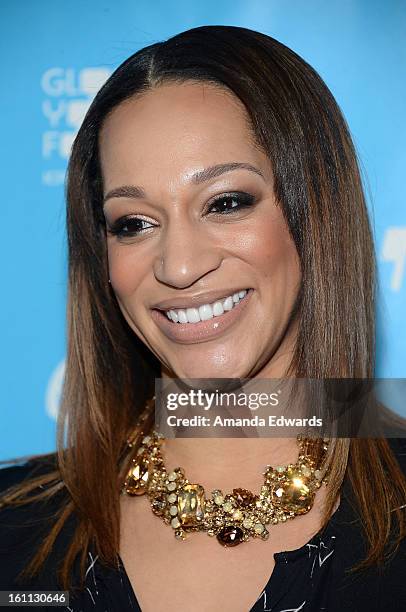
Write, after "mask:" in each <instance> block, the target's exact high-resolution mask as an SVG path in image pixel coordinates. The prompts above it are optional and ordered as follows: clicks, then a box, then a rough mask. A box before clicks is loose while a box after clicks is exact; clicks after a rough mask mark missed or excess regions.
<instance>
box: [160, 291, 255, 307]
mask: <svg viewBox="0 0 406 612" xmlns="http://www.w3.org/2000/svg"><path fill="white" fill-rule="evenodd" d="M245 290H246V288H245V287H237V288H231V289H220V290H217V291H206V292H205V293H199V294H197V295H183V296H182V297H177V298H171V299H169V300H162V302H157V303H156V304H154V305H153V306H151V308H157V309H158V310H171V309H174V308H182V309H183V308H199V306H203V305H204V304H211V303H212V302H216V301H218V300H223V299H224V298H226V297H228V296H230V295H233V294H234V293H239V292H240V291H245Z"/></svg>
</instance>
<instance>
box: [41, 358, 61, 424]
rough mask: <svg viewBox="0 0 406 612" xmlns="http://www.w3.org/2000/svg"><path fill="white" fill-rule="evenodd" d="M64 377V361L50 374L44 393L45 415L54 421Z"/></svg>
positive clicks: (56, 415)
mask: <svg viewBox="0 0 406 612" xmlns="http://www.w3.org/2000/svg"><path fill="white" fill-rule="evenodd" d="M64 376H65V360H63V361H61V362H60V363H58V365H57V366H56V368H55V369H54V371H53V372H52V374H51V376H50V378H49V381H48V385H47V388H46V391H45V407H46V412H47V415H48V416H49V417H50V418H51V419H54V420H55V421H56V419H57V417H58V412H59V405H60V401H61V392H62V385H63V380H64Z"/></svg>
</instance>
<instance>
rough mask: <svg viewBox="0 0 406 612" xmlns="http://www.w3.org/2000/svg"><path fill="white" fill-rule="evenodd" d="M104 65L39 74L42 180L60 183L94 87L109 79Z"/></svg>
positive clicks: (55, 68) (53, 69)
mask: <svg viewBox="0 0 406 612" xmlns="http://www.w3.org/2000/svg"><path fill="white" fill-rule="evenodd" d="M110 74H111V70H110V69H108V68H107V67H95V68H90V67H88V68H82V69H80V70H78V69H76V68H61V67H53V68H49V69H48V70H46V71H45V72H44V73H43V75H42V77H41V89H42V92H43V94H44V96H45V97H44V99H43V101H42V114H43V117H44V118H45V121H46V128H45V129H44V130H43V132H42V147H41V148H42V162H43V164H42V184H43V185H46V186H49V187H51V186H55V185H62V184H63V182H64V179H65V170H66V161H67V159H68V157H69V154H70V150H71V147H72V142H73V139H74V138H75V135H76V132H77V131H78V129H79V127H80V125H81V123H82V121H83V118H84V116H85V114H86V112H87V109H88V108H89V106H90V103H91V101H92V99H93V98H94V96H95V95H96V93H97V91H98V90H99V89H100V87H101V86H102V85H103V83H104V82H105V81H106V80H107V79H108V77H109V76H110Z"/></svg>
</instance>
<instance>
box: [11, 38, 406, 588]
mask: <svg viewBox="0 0 406 612" xmlns="http://www.w3.org/2000/svg"><path fill="white" fill-rule="evenodd" d="M185 81H203V82H209V83H212V84H215V85H217V86H219V87H224V88H226V89H227V90H229V91H231V92H232V93H233V94H234V95H235V96H237V97H238V98H239V99H240V100H241V101H242V102H243V104H244V105H245V108H246V109H247V112H248V115H249V117H250V121H251V124H250V127H251V130H252V134H253V136H254V138H255V141H256V143H257V145H258V146H259V147H261V148H262V149H263V150H264V151H265V153H266V154H267V155H268V157H269V159H270V161H271V163H272V167H273V173H274V179H275V192H276V197H277V200H278V201H279V203H280V206H281V209H282V210H283V214H284V217H285V219H286V223H287V225H288V227H289V230H290V233H291V236H292V238H293V240H294V243H295V245H296V248H297V252H298V255H299V258H300V262H301V271H302V286H301V290H300V302H299V303H298V317H299V332H298V338H297V343H296V348H295V353H294V357H293V360H292V363H291V365H290V367H289V370H288V372H287V373H286V375H290V374H292V373H293V375H294V376H296V377H302V378H337V377H338V378H340V377H346V378H357V377H358V378H372V377H373V376H374V364H375V324H374V320H375V317H374V311H375V301H376V285H377V283H376V274H375V268H376V262H375V255H374V248H373V241H372V236H371V229H370V225H369V220H368V214H367V208H366V204H365V198H364V193H363V188H362V182H361V178H360V172H359V167H358V163H357V156H356V153H355V150H354V146H353V143H352V140H351V136H350V133H349V130H348V127H347V124H346V122H345V119H344V118H343V115H342V113H341V111H340V109H339V107H338V105H337V103H336V101H335V100H334V98H333V96H332V94H331V92H330V91H329V89H328V88H327V86H326V85H325V83H324V82H323V81H322V79H321V78H320V76H319V75H318V74H317V73H316V72H315V70H314V69H313V68H312V67H311V66H309V65H308V64H307V63H306V62H305V61H304V60H303V59H301V58H300V57H299V56H298V55H297V54H296V53H294V52H293V51H291V50H290V49H289V48H287V47H286V46H284V45H283V44H281V43H280V42H278V41H277V40H275V39H273V38H271V37H269V36H266V35H265V34H262V33H259V32H255V31H252V30H249V29H245V28H240V27H234V26H203V27H198V28H194V29H191V30H188V31H186V32H182V33H180V34H178V35H176V36H174V37H172V38H170V39H169V40H167V41H164V42H160V43H156V44H153V45H150V46H148V47H145V48H144V49H141V50H140V51H138V52H137V53H135V54H134V55H132V56H131V57H129V58H128V59H127V60H126V61H125V62H124V63H123V64H122V65H121V66H120V67H119V68H118V69H117V70H116V71H115V72H114V73H113V75H112V76H111V77H110V78H109V80H108V81H107V82H106V83H105V85H104V86H103V87H102V88H101V90H100V91H99V93H98V94H97V96H96V97H95V99H94V101H93V103H92V105H91V106H90V108H89V111H88V113H87V115H86V117H85V119H84V121H83V124H82V126H81V128H80V130H79V132H78V134H77V137H76V140H75V142H74V145H73V149H72V154H71V157H70V162H69V168H68V179H67V234H68V249H69V269H68V301H67V336H68V350H67V361H66V374H65V381H64V388H63V394H62V400H61V409H60V413H59V417H58V418H59V420H58V453H57V461H58V463H57V466H58V467H57V469H56V470H55V471H52V472H50V473H49V474H48V475H45V476H42V477H39V478H36V479H32V480H31V481H30V482H28V483H24V485H20V486H19V487H18V488H17V489H15V490H14V492H9V493H8V495H5V496H4V497H3V503H9V504H11V503H13V504H15V505H17V504H18V503H26V501H27V498H28V497H29V498H30V499H31V500H33V499H36V498H38V499H39V498H46V497H50V496H52V495H53V494H55V493H56V492H57V491H60V489H61V487H62V488H64V490H65V491H66V492H67V494H68V503H67V504H65V505H63V507H61V509H60V512H59V513H58V515H57V516H55V522H54V524H53V526H52V528H51V529H50V531H49V535H48V537H47V538H46V539H45V541H44V542H43V543H42V544H41V547H40V548H39V550H38V551H37V553H36V555H35V556H34V558H33V560H32V561H31V563H30V564H29V565H28V566H27V568H26V571H25V573H26V574H35V573H36V572H37V571H38V569H39V567H40V566H41V564H42V563H43V561H44V559H45V558H46V557H47V555H48V554H49V552H50V550H51V547H52V544H53V542H54V541H55V539H56V537H57V535H58V533H59V532H60V530H61V529H62V527H63V525H64V524H65V521H66V520H67V518H68V517H69V516H70V515H71V514H72V513H75V514H76V515H77V517H78V523H77V529H76V532H75V535H74V537H73V538H72V539H71V541H70V544H69V548H68V550H67V553H66V556H65V558H64V561H63V564H62V567H61V571H60V579H61V584H62V586H63V588H69V584H70V572H71V569H72V564H73V562H74V560H75V559H76V558H77V556H78V555H79V558H80V562H81V568H82V578H83V573H84V567H85V560H86V549H87V546H88V545H89V543H90V542H93V543H94V544H95V546H96V549H97V553H98V555H99V557H100V559H101V560H102V561H104V562H105V563H108V564H110V563H114V562H115V561H116V560H117V553H118V550H119V530H120V515H119V494H120V486H121V483H122V478H123V474H124V470H125V461H124V460H123V450H124V448H125V442H126V438H127V436H128V433H129V431H131V429H132V428H133V427H134V425H135V421H136V419H137V417H138V415H139V414H140V412H141V410H142V408H143V407H144V406H145V403H146V401H147V399H148V398H150V397H151V396H152V395H153V391H154V379H155V377H157V376H159V375H160V366H159V363H158V362H157V360H156V358H155V357H154V356H153V355H152V354H151V352H150V351H149V350H148V349H147V348H146V347H145V346H144V345H143V344H142V342H141V341H140V340H139V339H138V338H137V337H136V335H135V334H134V333H133V332H132V331H131V330H130V329H129V326H128V325H127V323H126V321H125V320H124V318H123V316H122V314H121V311H120V309H119V306H118V303H117V301H116V299H115V296H114V293H113V291H112V290H111V288H110V286H109V284H108V264H107V252H106V234H105V231H106V230H105V221H104V216H103V212H102V198H103V191H102V176H101V171H100V164H99V155H98V136H99V132H100V129H101V127H102V125H103V122H104V120H105V119H106V117H107V115H108V114H109V113H111V112H112V111H113V109H114V108H116V107H117V105H118V104H120V103H121V102H123V101H124V100H126V99H128V98H130V97H132V96H136V95H138V94H142V93H143V92H146V91H148V90H151V89H153V88H155V87H159V86H160V85H161V84H163V83H167V82H172V83H176V82H179V83H181V82H185ZM346 474H347V475H348V477H349V479H350V481H351V484H352V486H353V489H354V492H355V494H356V498H357V503H358V511H359V514H360V516H361V518H362V520H363V525H364V528H365V534H366V538H367V541H368V543H369V549H368V554H367V557H366V559H364V561H363V565H370V564H373V563H380V562H382V560H383V558H384V554H385V550H386V549H385V546H386V544H387V543H388V538H389V533H390V532H391V530H392V528H393V526H394V522H395V521H396V525H397V527H398V530H397V533H398V539H397V541H396V545H397V544H398V543H399V542H400V540H401V539H402V538H403V537H404V536H405V533H406V527H405V519H404V516H403V514H402V512H401V511H400V510H396V512H391V510H392V509H394V508H397V507H398V506H401V505H402V504H404V500H405V498H406V482H405V479H404V477H403V475H402V472H401V470H400V468H399V466H398V464H397V462H396V459H395V457H394V455H393V453H392V451H391V449H390V447H389V445H388V443H387V441H386V440H384V439H349V438H342V439H337V440H335V443H334V445H333V453H332V455H331V475H330V478H329V483H330V486H329V487H328V497H327V502H326V505H325V509H324V523H323V525H324V524H326V523H327V521H328V519H329V516H330V515H331V512H332V510H333V508H334V505H335V503H336V501H337V499H338V495H339V493H340V490H341V487H342V483H343V479H344V476H345V475H346ZM387 474H390V478H388V477H387V476H386V475H387ZM41 484H42V485H45V484H47V485H48V486H47V487H46V488H45V490H41V491H40V492H39V493H36V492H35V490H36V487H38V486H39V485H41ZM28 494H30V495H28Z"/></svg>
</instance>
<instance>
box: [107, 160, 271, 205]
mask: <svg viewBox="0 0 406 612" xmlns="http://www.w3.org/2000/svg"><path fill="white" fill-rule="evenodd" d="M238 169H243V170H248V171H249V172H254V173H255V174H258V175H259V176H260V177H262V178H263V179H264V180H265V177H264V175H263V173H262V172H261V170H260V169H259V168H257V167H256V166H253V165H252V164H248V163H246V162H228V163H226V164H216V165H214V166H209V167H208V168H204V170H198V171H197V172H195V173H194V174H192V176H191V177H190V182H191V183H192V184H193V185H201V184H202V183H205V182H206V181H210V180H211V179H213V178H216V177H217V176H220V175H221V174H225V173H226V172H231V171H232V170H238ZM145 197H146V195H145V191H144V189H143V188H142V187H139V186H137V185H123V186H121V187H115V188H114V189H111V191H109V192H108V193H107V194H106V195H105V196H104V198H103V202H104V203H105V202H107V200H109V199H110V198H145Z"/></svg>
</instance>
